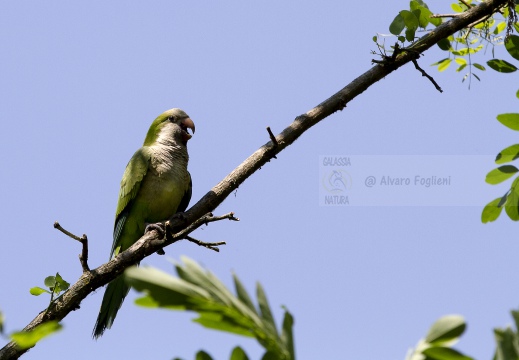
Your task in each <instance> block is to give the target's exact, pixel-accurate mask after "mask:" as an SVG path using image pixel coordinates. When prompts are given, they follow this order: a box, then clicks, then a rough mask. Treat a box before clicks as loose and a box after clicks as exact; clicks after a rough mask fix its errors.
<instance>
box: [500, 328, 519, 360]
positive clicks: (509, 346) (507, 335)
mask: <svg viewBox="0 0 519 360" xmlns="http://www.w3.org/2000/svg"><path fill="white" fill-rule="evenodd" d="M494 337H495V340H496V343H497V349H496V356H495V357H494V358H495V359H517V358H518V357H519V353H518V351H517V349H516V347H515V346H514V343H515V341H516V338H515V334H514V332H513V331H512V329H510V328H507V329H494Z"/></svg>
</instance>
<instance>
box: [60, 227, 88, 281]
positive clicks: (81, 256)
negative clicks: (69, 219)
mask: <svg viewBox="0 0 519 360" xmlns="http://www.w3.org/2000/svg"><path fill="white" fill-rule="evenodd" d="M54 228H55V229H58V230H59V231H61V232H62V233H63V234H65V235H67V236H68V237H71V238H72V239H74V240H77V241H79V242H80V243H81V244H82V245H83V250H82V251H81V254H79V262H80V263H81V267H82V268H83V272H88V271H90V267H89V266H88V238H87V236H86V234H83V236H82V237H79V236H76V235H74V234H72V233H71V232H70V231H67V230H65V229H64V228H63V227H62V226H61V225H60V224H59V222H57V221H56V222H55V223H54Z"/></svg>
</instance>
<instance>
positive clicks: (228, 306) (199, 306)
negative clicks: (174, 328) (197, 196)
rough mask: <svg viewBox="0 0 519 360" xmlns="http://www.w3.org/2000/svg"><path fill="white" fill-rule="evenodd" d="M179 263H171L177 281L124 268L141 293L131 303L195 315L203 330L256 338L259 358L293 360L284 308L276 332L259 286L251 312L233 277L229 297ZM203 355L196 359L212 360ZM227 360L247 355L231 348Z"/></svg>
mask: <svg viewBox="0 0 519 360" xmlns="http://www.w3.org/2000/svg"><path fill="white" fill-rule="evenodd" d="M182 262H183V264H175V269H176V272H177V274H178V278H177V277H174V276H171V275H169V274H167V273H165V272H163V271H160V270H157V269H154V268H150V267H140V268H138V267H132V268H129V269H127V270H126V271H125V278H126V280H127V282H128V283H129V284H130V285H131V286H132V287H133V288H135V289H136V290H137V291H142V292H145V293H146V296H144V297H142V298H139V299H137V300H136V303H137V304H138V305H141V306H146V307H160V308H166V309H172V310H189V311H195V312H197V313H198V317H197V318H196V319H194V321H195V322H197V323H199V324H200V325H202V326H204V327H206V328H209V329H214V330H220V331H226V332H230V333H233V334H238V335H242V336H247V337H255V338H256V339H257V341H258V342H259V343H260V344H261V345H262V346H263V347H264V348H265V350H266V352H265V354H264V355H263V357H262V359H264V360H268V359H286V360H293V359H295V355H294V342H293V334H292V327H293V323H294V319H293V317H292V315H291V314H290V313H289V312H288V310H287V309H284V319H283V324H282V326H281V330H278V329H277V327H276V324H275V321H274V316H273V315H272V311H271V309H270V306H269V303H268V301H267V296H266V294H265V291H264V290H263V287H262V286H261V284H259V283H257V285H256V298H257V302H258V306H257V307H256V306H255V305H254V303H253V302H252V299H251V297H250V295H249V294H248V292H247V290H246V289H245V287H244V286H243V284H242V283H241V281H240V280H239V279H238V277H237V276H236V275H233V280H234V288H235V292H236V295H234V294H233V293H232V292H231V291H230V290H228V289H227V287H226V286H225V285H224V284H223V283H222V282H221V281H220V279H218V278H217V277H216V276H215V275H214V274H212V273H211V272H209V271H207V270H204V269H203V268H202V267H201V266H200V265H199V264H198V263H196V262H195V261H194V260H191V259H189V258H187V257H182ZM202 353H203V352H199V354H198V355H197V359H199V357H198V356H201V357H200V359H211V357H208V356H209V355H208V354H205V353H204V354H205V355H200V354H202ZM231 359H232V360H238V359H247V356H246V355H245V353H244V352H243V350H241V349H240V348H235V349H234V350H233V352H232V355H231Z"/></svg>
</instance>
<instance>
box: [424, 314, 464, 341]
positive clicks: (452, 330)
mask: <svg viewBox="0 0 519 360" xmlns="http://www.w3.org/2000/svg"><path fill="white" fill-rule="evenodd" d="M466 327H467V325H466V324H465V319H463V316H461V315H447V316H443V317H441V318H440V319H438V320H437V321H436V322H435V323H434V324H433V325H432V326H431V328H430V329H429V332H428V333H427V336H426V337H425V341H427V342H428V343H430V344H433V345H439V344H442V343H445V342H449V341H452V340H455V339H457V338H458V337H460V336H461V334H463V332H464V331H465V328H466Z"/></svg>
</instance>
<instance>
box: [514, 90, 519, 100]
mask: <svg viewBox="0 0 519 360" xmlns="http://www.w3.org/2000/svg"><path fill="white" fill-rule="evenodd" d="M515 97H517V98H518V99H519V90H517V91H516V93H515Z"/></svg>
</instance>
